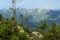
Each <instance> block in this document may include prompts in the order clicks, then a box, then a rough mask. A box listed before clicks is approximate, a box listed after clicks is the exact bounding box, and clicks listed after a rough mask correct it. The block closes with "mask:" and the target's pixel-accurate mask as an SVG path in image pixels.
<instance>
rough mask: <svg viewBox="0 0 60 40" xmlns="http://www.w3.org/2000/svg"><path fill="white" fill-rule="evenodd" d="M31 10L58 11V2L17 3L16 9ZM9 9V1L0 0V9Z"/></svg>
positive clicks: (31, 0) (27, 1)
mask: <svg viewBox="0 0 60 40" xmlns="http://www.w3.org/2000/svg"><path fill="white" fill-rule="evenodd" d="M20 6H22V8H26V9H32V8H41V9H60V0H23V1H22V2H21V3H17V7H20ZM10 7H11V0H0V9H8V8H10Z"/></svg>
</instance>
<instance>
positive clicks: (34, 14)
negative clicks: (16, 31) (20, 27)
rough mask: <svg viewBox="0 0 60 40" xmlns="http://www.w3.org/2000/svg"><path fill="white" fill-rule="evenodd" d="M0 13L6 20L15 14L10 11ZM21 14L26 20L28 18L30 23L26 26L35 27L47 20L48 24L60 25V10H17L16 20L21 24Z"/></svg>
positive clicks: (5, 10) (4, 10)
mask: <svg viewBox="0 0 60 40" xmlns="http://www.w3.org/2000/svg"><path fill="white" fill-rule="evenodd" d="M0 13H1V14H2V15H3V16H4V18H11V17H12V16H13V12H12V11H11V10H10V9H3V10H0ZM20 14H22V15H23V16H24V17H23V19H25V18H26V17H28V22H25V21H23V22H24V25H26V24H28V25H29V26H32V27H34V26H35V24H38V23H40V22H41V21H42V20H47V22H48V23H51V22H52V21H55V22H56V23H57V24H60V10H49V9H25V8H22V9H17V10H16V18H17V20H18V21H19V22H20Z"/></svg>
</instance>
